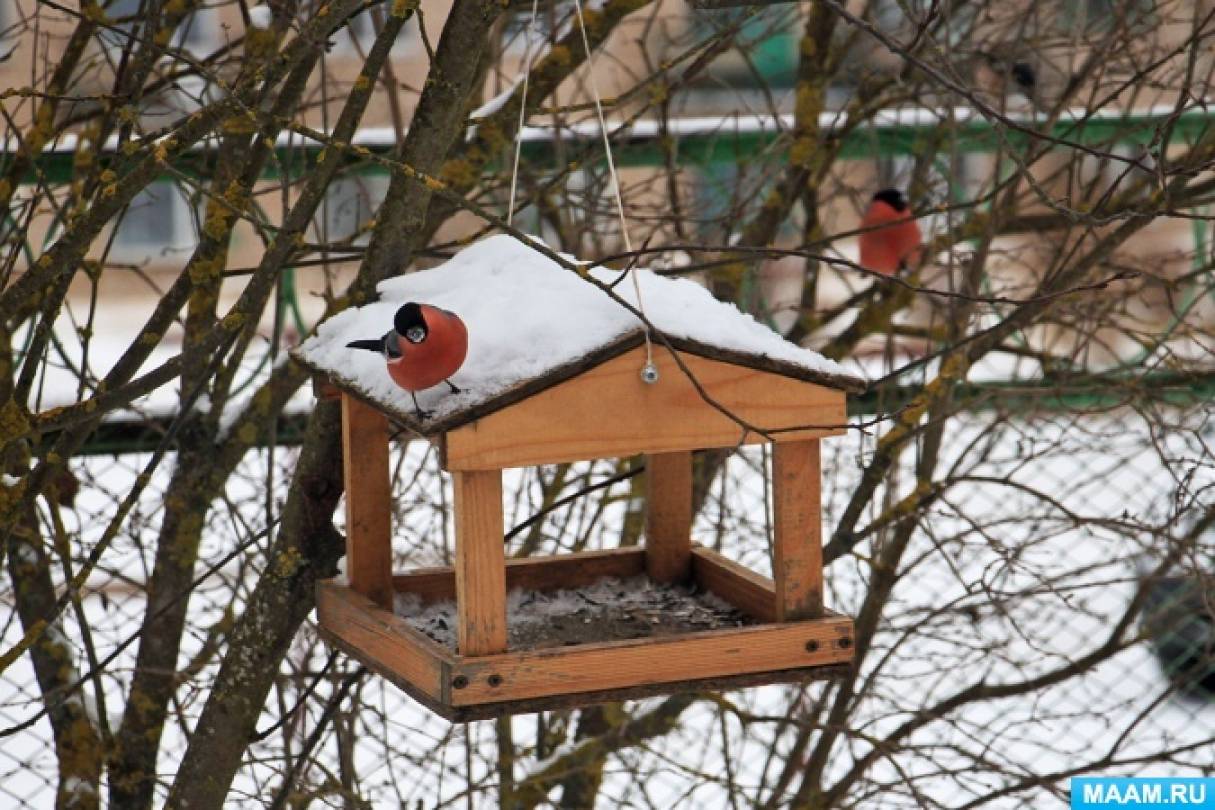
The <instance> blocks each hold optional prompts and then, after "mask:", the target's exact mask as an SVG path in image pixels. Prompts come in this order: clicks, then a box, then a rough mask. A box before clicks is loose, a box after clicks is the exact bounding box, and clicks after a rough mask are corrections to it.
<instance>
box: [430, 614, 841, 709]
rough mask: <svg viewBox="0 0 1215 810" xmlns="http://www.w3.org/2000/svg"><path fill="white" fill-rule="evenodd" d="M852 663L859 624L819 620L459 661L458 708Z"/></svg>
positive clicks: (456, 672) (456, 670) (455, 673)
mask: <svg viewBox="0 0 1215 810" xmlns="http://www.w3.org/2000/svg"><path fill="white" fill-rule="evenodd" d="M851 660H852V621H851V620H850V619H837V618H830V619H817V620H814V621H806V622H797V623H794V624H766V625H754V626H750V627H738V628H729V629H724V630H712V631H707V632H703V633H689V634H687V635H682V636H670V637H665V638H648V639H635V640H630V641H616V642H605V643H601V644H581V645H578V646H576V647H559V648H556V649H550V650H536V651H533V652H519V653H506V654H503V655H490V656H484V657H478V658H457V664H456V666H455V668H454V669H453V670H452V674H453V677H455V678H460V677H463V678H465V679H466V680H465V681H462V682H461V683H463V684H464V685H463V687H462V688H459V689H453V690H452V691H451V702H452V703H453V705H456V706H462V705H471V704H476V703H491V702H501V701H506V700H525V699H528V698H536V697H544V696H549V695H559V694H574V693H579V692H595V691H600V690H605V689H623V688H629V687H636V686H644V685H647V684H660V683H681V682H684V681H689V680H694V679H697V678H716V677H728V676H732V675H742V674H745V673H759V672H775V671H779V670H785V669H797V668H804V667H808V666H818V665H826V664H842V663H848V662H849V661H851Z"/></svg>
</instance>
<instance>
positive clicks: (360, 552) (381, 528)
mask: <svg viewBox="0 0 1215 810" xmlns="http://www.w3.org/2000/svg"><path fill="white" fill-rule="evenodd" d="M342 472H343V476H344V478H345V483H346V576H347V578H348V579H349V581H350V587H351V589H353V590H355V591H357V592H358V593H361V594H363V595H364V596H366V597H367V598H368V599H370V600H371V601H373V602H375V603H376V604H377V605H379V606H380V607H382V608H386V609H388V610H392V523H391V521H392V517H391V514H392V510H391V503H392V491H391V483H390V481H389V480H388V418H387V417H386V416H385V415H384V414H383V413H381V412H380V411H379V410H378V409H377V408H374V407H372V406H371V405H368V404H367V403H365V402H363V401H362V400H361V399H359V398H358V397H354V396H351V395H350V394H347V393H346V392H344V391H343V392H342Z"/></svg>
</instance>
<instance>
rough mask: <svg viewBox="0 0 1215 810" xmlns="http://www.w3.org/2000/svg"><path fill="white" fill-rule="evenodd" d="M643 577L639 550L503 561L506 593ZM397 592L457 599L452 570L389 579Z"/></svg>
mask: <svg viewBox="0 0 1215 810" xmlns="http://www.w3.org/2000/svg"><path fill="white" fill-rule="evenodd" d="M643 573H645V551H644V550H643V549H640V548H612V549H605V550H602V551H579V552H576V553H573V554H561V555H557V556H552V557H528V558H527V559H522V560H507V561H506V589H507V590H514V589H515V588H523V589H525V590H529V591H555V590H558V589H560V588H580V587H582V586H583V585H590V584H592V583H594V582H598V581H599V580H601V579H603V578H604V577H618V578H620V579H627V578H629V577H635V576H638V575H639V574H643ZM392 587H393V588H395V589H396V590H398V591H403V592H406V593H412V594H416V595H417V596H420V597H421V598H422V602H423V603H428V602H442V601H444V600H446V599H455V598H456V573H455V569H454V568H448V567H441V568H419V569H416V570H414V571H410V572H408V573H405V574H397V575H395V576H394V577H393V578H392Z"/></svg>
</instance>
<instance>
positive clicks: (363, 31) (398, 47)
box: [334, 10, 420, 55]
mask: <svg viewBox="0 0 1215 810" xmlns="http://www.w3.org/2000/svg"><path fill="white" fill-rule="evenodd" d="M374 13H375V12H374V10H368V11H363V12H360V13H359V14H356V15H354V16H353V17H351V18H350V22H349V23H347V25H346V27H345V28H344V29H343V30H341V31H339V32H337V33H336V34H334V44H335V45H336V46H337V50H338V51H339V52H340V53H343V54H346V55H349V54H359V55H366V54H367V51H368V50H370V49H371V46H372V45H373V44H375V34H376V30H377V29H378V28H379V26H377V25H376V18H375V17H374V16H373V14H374ZM419 39H420V37H419V34H418V18H417V17H416V16H414V17H410V18H409V20H407V21H406V23H405V25H404V26H403V27H402V28H401V32H400V33H399V34H397V41H396V42H394V43H393V45H392V52H393V53H394V54H397V55H400V54H401V53H402V52H403V51H406V50H409V49H410V48H411V46H412V45H413V43H414V41H415V40H419Z"/></svg>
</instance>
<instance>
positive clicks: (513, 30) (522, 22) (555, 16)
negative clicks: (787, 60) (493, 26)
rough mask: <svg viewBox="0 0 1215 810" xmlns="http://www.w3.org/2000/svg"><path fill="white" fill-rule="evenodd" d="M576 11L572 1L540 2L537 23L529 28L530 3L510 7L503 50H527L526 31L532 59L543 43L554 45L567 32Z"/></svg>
mask: <svg viewBox="0 0 1215 810" xmlns="http://www.w3.org/2000/svg"><path fill="white" fill-rule="evenodd" d="M575 13H576V11H575V8H574V3H573V0H555V2H554V0H540V2H538V3H537V5H536V23H535V27H534V29H533V26H532V7H531V3H530V2H525V3H522V4H520V3H517V2H516V3H512V4H511V7H510V8H509V9H508V10H507V12H506V16H505V22H504V23H503V24H502V38H501V42H502V50H504V51H509V52H511V53H523V52H525V51H527V50H528V39H529V37H528V31H529V29H532V30H533V33H532V34H531V37H530V39H531V50H532V53H533V55H535V52H536V50H537V49H538V48H539V47H540V43H542V42H555V41H556V40H558V39H560V38H561V37H563V36H565V34H566V33H567V32H568V31H569V30H570V27H571V25H572V23H573V19H574V15H575Z"/></svg>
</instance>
